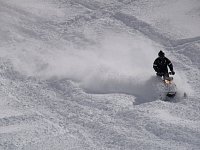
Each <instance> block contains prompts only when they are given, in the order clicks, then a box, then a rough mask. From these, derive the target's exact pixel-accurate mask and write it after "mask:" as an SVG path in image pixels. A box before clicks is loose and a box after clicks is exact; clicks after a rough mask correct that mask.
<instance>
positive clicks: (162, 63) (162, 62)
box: [153, 57, 173, 73]
mask: <svg viewBox="0 0 200 150" xmlns="http://www.w3.org/2000/svg"><path fill="white" fill-rule="evenodd" d="M167 66H168V67H169V69H170V71H173V65H172V63H171V61H170V60H169V59H168V58H166V57H158V58H156V60H155V61H154V63H153V68H154V70H155V71H156V72H157V73H168V68H167Z"/></svg>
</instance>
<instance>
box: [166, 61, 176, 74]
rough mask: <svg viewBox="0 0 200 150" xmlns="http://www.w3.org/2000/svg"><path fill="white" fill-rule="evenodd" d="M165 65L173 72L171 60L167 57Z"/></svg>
mask: <svg viewBox="0 0 200 150" xmlns="http://www.w3.org/2000/svg"><path fill="white" fill-rule="evenodd" d="M167 65H168V67H169V69H170V71H172V72H173V71H174V69H173V64H172V62H171V61H170V60H169V59H167Z"/></svg>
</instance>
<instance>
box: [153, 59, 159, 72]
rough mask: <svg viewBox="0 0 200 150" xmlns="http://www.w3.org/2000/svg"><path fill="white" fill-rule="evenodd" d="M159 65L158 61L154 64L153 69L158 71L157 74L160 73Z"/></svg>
mask: <svg viewBox="0 0 200 150" xmlns="http://www.w3.org/2000/svg"><path fill="white" fill-rule="evenodd" d="M157 64H158V63H157V59H156V60H155V61H154V63H153V69H154V70H155V71H156V72H158V71H159V69H158V65H157Z"/></svg>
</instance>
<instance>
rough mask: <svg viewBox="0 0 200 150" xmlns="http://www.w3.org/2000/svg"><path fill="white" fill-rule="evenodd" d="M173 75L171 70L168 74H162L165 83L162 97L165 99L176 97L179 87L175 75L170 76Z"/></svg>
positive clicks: (169, 99)
mask: <svg viewBox="0 0 200 150" xmlns="http://www.w3.org/2000/svg"><path fill="white" fill-rule="evenodd" d="M169 75H172V73H171V72H169V73H168V74H167V75H166V74H165V75H164V74H163V75H162V78H161V79H162V82H163V83H164V89H163V93H162V95H161V99H162V100H164V101H171V100H173V99H174V98H175V96H176V94H177V87H176V84H175V83H174V82H173V77H171V76H169Z"/></svg>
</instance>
